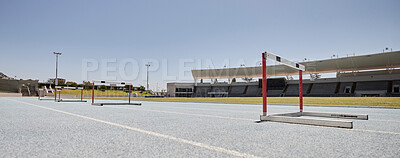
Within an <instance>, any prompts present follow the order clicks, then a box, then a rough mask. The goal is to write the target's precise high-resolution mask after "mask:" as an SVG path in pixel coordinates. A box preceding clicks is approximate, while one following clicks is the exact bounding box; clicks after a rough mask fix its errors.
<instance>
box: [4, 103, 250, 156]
mask: <svg viewBox="0 0 400 158" xmlns="http://www.w3.org/2000/svg"><path fill="white" fill-rule="evenodd" d="M8 100H11V101H15V102H19V103H23V104H27V105H31V106H35V107H39V108H42V109H47V110H50V111H54V112H59V113H63V114H66V115H71V116H75V117H80V118H83V119H87V120H92V121H96V122H100V123H104V124H108V125H112V126H116V127H121V128H125V129H129V130H132V131H136V132H140V133H144V134H148V135H152V136H156V137H161V138H165V139H169V140H173V141H177V142H180V143H185V144H189V145H193V146H197V147H201V148H205V149H209V150H214V151H218V152H222V153H226V154H229V155H233V156H238V157H257V156H255V155H251V154H247V153H241V152H238V151H234V150H229V149H225V148H221V147H217V146H212V145H207V144H203V143H199V142H195V141H191V140H186V139H182V138H178V137H174V136H169V135H165V134H161V133H156V132H152V131H147V130H143V129H139V128H135V127H130V126H126V125H122V124H118V123H114V122H109V121H104V120H100V119H96V118H92V117H88V116H83V115H79V114H74V113H70V112H66V111H62V110H57V109H53V108H49V107H44V106H40V105H36V104H32V103H27V102H22V101H18V100H12V99H8Z"/></svg>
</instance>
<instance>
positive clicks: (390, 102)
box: [134, 97, 400, 107]
mask: <svg viewBox="0 0 400 158" xmlns="http://www.w3.org/2000/svg"><path fill="white" fill-rule="evenodd" d="M134 100H142V101H175V102H210V103H256V104H261V103H262V98H261V97H225V98H134ZM268 104H299V98H298V97H268ZM304 104H305V105H350V106H385V107H400V98H399V97H304Z"/></svg>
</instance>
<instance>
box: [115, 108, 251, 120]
mask: <svg viewBox="0 0 400 158" xmlns="http://www.w3.org/2000/svg"><path fill="white" fill-rule="evenodd" d="M107 108H116V109H129V110H135V109H134V108H126V107H107ZM139 110H141V111H150V112H161V113H169V114H178V115H188V116H199V117H212V118H221V119H231V120H244V121H255V120H254V119H247V118H238V117H226V116H215V115H204V114H193V113H183V112H175V111H163V110H147V109H139Z"/></svg>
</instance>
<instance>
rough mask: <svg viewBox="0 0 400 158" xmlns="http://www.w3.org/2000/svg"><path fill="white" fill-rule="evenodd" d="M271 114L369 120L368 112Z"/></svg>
mask: <svg viewBox="0 0 400 158" xmlns="http://www.w3.org/2000/svg"><path fill="white" fill-rule="evenodd" d="M271 116H290V117H300V116H312V117H327V118H343V119H357V120H368V115H366V114H340V113H322V112H293V113H284V114H273V115H271Z"/></svg>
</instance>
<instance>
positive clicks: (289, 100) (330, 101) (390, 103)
mask: <svg viewBox="0 0 400 158" xmlns="http://www.w3.org/2000/svg"><path fill="white" fill-rule="evenodd" d="M132 93H136V94H137V95H150V94H148V93H146V92H143V93H140V92H139V91H132ZM61 94H73V95H79V94H81V91H80V90H71V89H63V90H62V91H61ZM83 94H85V95H91V94H92V91H91V90H84V91H83ZM95 94H96V95H127V93H125V92H123V91H110V90H106V91H100V90H95ZM98 99H107V98H98ZM110 99H127V98H110ZM133 100H141V101H171V102H207V103H254V104H261V103H262V98H261V97H221V98H181V97H176V98H141V97H138V98H136V97H135V98H133ZM268 104H299V98H298V97H268ZM304 104H305V105H345V106H385V107H400V97H304Z"/></svg>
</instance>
